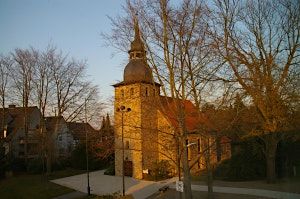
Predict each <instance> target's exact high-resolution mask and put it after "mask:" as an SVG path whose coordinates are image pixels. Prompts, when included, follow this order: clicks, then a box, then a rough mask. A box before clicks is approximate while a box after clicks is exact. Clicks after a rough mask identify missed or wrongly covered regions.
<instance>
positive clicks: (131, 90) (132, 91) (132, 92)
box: [130, 88, 134, 97]
mask: <svg viewBox="0 0 300 199" xmlns="http://www.w3.org/2000/svg"><path fill="white" fill-rule="evenodd" d="M133 95H134V89H133V88H131V89H130V97H133Z"/></svg>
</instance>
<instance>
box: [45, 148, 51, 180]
mask: <svg viewBox="0 0 300 199" xmlns="http://www.w3.org/2000/svg"><path fill="white" fill-rule="evenodd" d="M46 161H47V163H46V164H47V165H46V167H47V168H46V169H47V176H48V175H50V174H51V170H52V169H51V156H50V154H49V153H48V154H47V158H46Z"/></svg>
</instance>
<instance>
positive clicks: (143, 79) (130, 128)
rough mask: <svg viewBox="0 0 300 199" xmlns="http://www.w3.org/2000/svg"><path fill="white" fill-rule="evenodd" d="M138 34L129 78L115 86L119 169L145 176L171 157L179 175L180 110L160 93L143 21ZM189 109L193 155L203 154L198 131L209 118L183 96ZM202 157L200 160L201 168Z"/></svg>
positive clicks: (187, 120) (127, 68) (131, 53)
mask: <svg viewBox="0 0 300 199" xmlns="http://www.w3.org/2000/svg"><path fill="white" fill-rule="evenodd" d="M134 30H135V37H134V40H133V41H132V42H131V46H130V50H129V51H128V53H129V63H128V64H127V65H126V66H125V69H124V76H123V81H121V82H120V83H117V84H115V85H113V86H114V88H115V104H114V117H115V118H114V127H115V173H116V175H118V176H122V175H123V169H122V168H123V163H124V173H125V175H126V176H132V177H134V178H136V179H143V178H144V177H145V175H149V173H150V174H151V170H152V169H153V165H154V164H155V163H157V162H159V161H161V160H166V161H169V163H170V165H172V166H173V168H172V172H173V173H174V174H175V173H176V162H177V157H178V156H177V154H178V150H177V149H178V146H177V145H178V144H176V139H177V138H176V131H177V130H178V126H179V122H178V120H177V118H178V114H179V111H177V110H178V108H176V107H178V106H177V105H178V103H177V102H179V101H178V100H176V99H172V98H170V97H166V96H161V95H160V84H158V83H156V82H155V81H154V79H153V75H152V70H151V68H150V67H149V66H148V65H147V58H146V51H145V47H144V43H143V41H142V39H141V36H140V30H139V26H138V22H137V19H135V23H134ZM180 104H181V105H182V106H181V107H182V110H184V113H185V119H184V120H185V126H186V129H187V131H188V132H189V136H188V137H189V138H188V140H187V143H193V144H191V145H192V146H191V147H189V152H188V153H189V154H188V156H189V159H190V160H191V159H192V156H196V155H197V154H200V152H201V150H202V149H201V139H200V136H199V135H197V134H196V133H195V132H196V131H197V129H198V127H199V125H201V123H204V122H206V121H205V118H204V117H200V116H199V111H198V110H197V109H196V107H195V106H194V105H193V104H192V102H191V101H188V100H180ZM201 165H202V164H201V160H200V161H198V163H197V164H195V166H194V167H195V168H196V169H201V168H202V167H203V166H201Z"/></svg>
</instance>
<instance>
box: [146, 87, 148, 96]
mask: <svg viewBox="0 0 300 199" xmlns="http://www.w3.org/2000/svg"><path fill="white" fill-rule="evenodd" d="M146 96H148V88H146Z"/></svg>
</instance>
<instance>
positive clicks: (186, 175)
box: [183, 139, 192, 199]
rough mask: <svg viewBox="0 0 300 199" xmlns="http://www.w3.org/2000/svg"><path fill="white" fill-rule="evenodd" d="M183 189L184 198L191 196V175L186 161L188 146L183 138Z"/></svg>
mask: <svg viewBox="0 0 300 199" xmlns="http://www.w3.org/2000/svg"><path fill="white" fill-rule="evenodd" d="M183 146H184V147H183V190H184V196H185V198H186V199H191V198H192V189H191V175H190V168H189V161H188V148H187V145H186V141H185V139H184V140H183Z"/></svg>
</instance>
